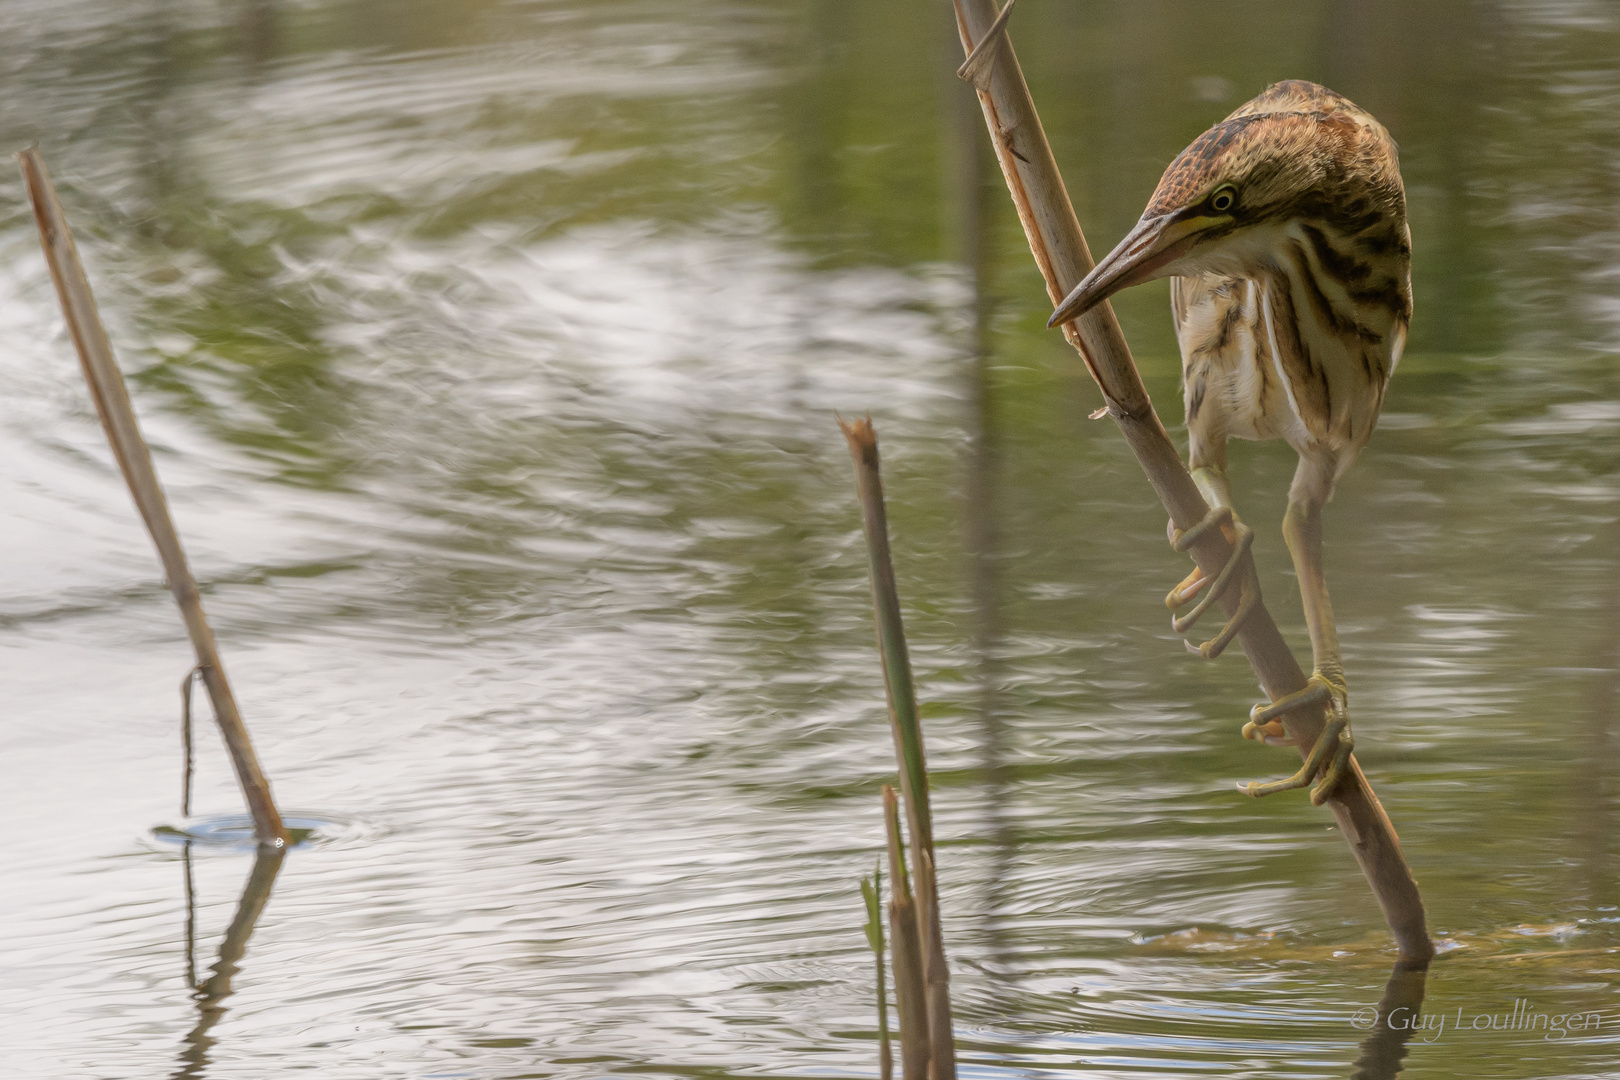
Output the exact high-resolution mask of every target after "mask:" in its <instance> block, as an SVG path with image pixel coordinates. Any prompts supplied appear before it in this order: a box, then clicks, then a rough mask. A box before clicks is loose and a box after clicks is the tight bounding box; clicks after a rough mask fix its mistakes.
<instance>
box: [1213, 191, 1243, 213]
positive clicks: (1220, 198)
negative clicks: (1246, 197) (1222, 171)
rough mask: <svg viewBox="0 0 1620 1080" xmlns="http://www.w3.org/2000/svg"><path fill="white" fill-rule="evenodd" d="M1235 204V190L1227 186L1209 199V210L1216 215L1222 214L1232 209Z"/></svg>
mask: <svg viewBox="0 0 1620 1080" xmlns="http://www.w3.org/2000/svg"><path fill="white" fill-rule="evenodd" d="M1236 202H1237V188H1235V187H1233V186H1232V185H1230V184H1228V185H1227V186H1226V187H1223V188H1221V189H1220V190H1219V191H1217V192H1216V193H1215V194H1213V195H1211V196H1210V197H1209V208H1210V209H1211V210H1213V211H1215V212H1216V213H1217V214H1224V213H1226V212H1227V211H1228V210H1230V209H1232V206H1233V204H1234V203H1236Z"/></svg>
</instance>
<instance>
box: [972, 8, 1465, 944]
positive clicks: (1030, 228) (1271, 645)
mask: <svg viewBox="0 0 1620 1080" xmlns="http://www.w3.org/2000/svg"><path fill="white" fill-rule="evenodd" d="M952 3H953V6H954V9H955V12H956V24H957V31H958V33H959V35H960V37H961V41H962V48H963V51H964V53H965V54H966V55H967V56H969V57H971V58H972V63H971V64H964V66H963V70H962V72H961V74H962V76H963V77H964V78H966V79H968V80H969V81H970V82H972V83H973V85H974V87H975V89H976V90H977V91H978V94H979V104H980V105H981V107H982V108H983V111H984V119H985V126H986V127H987V128H988V129H989V131H990V141H991V143H992V144H993V145H994V147H995V151H996V159H997V161H998V162H999V163H1000V165H1001V171H1002V175H1003V176H1004V177H1005V179H1006V181H1007V188H1008V191H1009V192H1010V193H1011V195H1012V199H1013V204H1014V206H1015V207H1016V208H1017V211H1018V218H1019V221H1020V222H1022V224H1023V226H1024V234H1025V236H1026V237H1027V238H1028V240H1029V246H1030V252H1031V253H1032V254H1033V255H1034V257H1035V262H1036V265H1037V266H1039V267H1040V270H1041V274H1042V276H1043V277H1044V278H1045V279H1046V290H1047V295H1048V297H1049V298H1050V299H1051V301H1052V303H1053V304H1054V305H1055V304H1056V303H1057V302H1058V301H1059V300H1061V299H1062V298H1063V297H1064V296H1066V295H1067V294H1068V292H1069V290H1070V289H1072V288H1073V287H1074V286H1075V285H1077V284H1079V282H1080V280H1081V279H1082V278H1083V277H1085V275H1086V274H1087V273H1089V272H1090V270H1091V268H1092V266H1093V260H1092V258H1091V252H1090V249H1089V248H1088V247H1087V246H1086V238H1085V235H1084V233H1082V232H1081V229H1080V223H1079V220H1078V219H1077V218H1076V217H1075V213H1074V207H1073V205H1072V204H1071V203H1070V202H1069V195H1068V191H1067V190H1066V189H1065V188H1064V186H1063V178H1062V177H1061V176H1060V175H1059V174H1058V169H1057V163H1056V161H1055V160H1054V159H1053V157H1052V149H1051V146H1050V145H1048V143H1047V140H1046V132H1045V130H1044V129H1043V128H1042V127H1041V120H1040V116H1039V115H1038V114H1037V113H1036V112H1035V103H1034V101H1033V100H1032V99H1031V98H1030V95H1029V87H1028V86H1027V85H1026V84H1025V82H1024V75H1023V71H1022V70H1021V69H1020V68H1019V66H1018V58H1017V57H1016V56H1015V55H1014V54H1013V48H1012V42H1011V40H1010V39H1009V38H1008V35H1007V32H1006V27H1007V21H1006V20H1005V19H1002V18H1000V16H1002V15H1003V14H1007V13H1008V12H1007V11H1006V9H1002V10H1000V11H998V10H997V8H996V5H995V2H994V0H952ZM1008 6H1009V7H1010V6H1011V5H1010V4H1009V5H1008ZM1063 333H1064V336H1065V337H1066V338H1067V339H1068V341H1069V343H1070V344H1071V345H1073V346H1074V347H1075V349H1077V350H1078V351H1079V353H1080V357H1081V359H1082V360H1083V361H1084V362H1085V364H1086V368H1087V369H1088V370H1089V371H1090V372H1091V375H1092V378H1094V379H1095V380H1096V381H1097V385H1098V387H1099V388H1101V390H1102V394H1103V400H1104V401H1105V402H1107V407H1106V412H1107V414H1108V415H1109V416H1111V417H1113V419H1114V422H1115V423H1116V424H1118V425H1119V428H1120V431H1121V432H1122V433H1123V434H1124V436H1125V441H1126V443H1127V445H1129V446H1130V448H1131V451H1132V453H1134V454H1135V455H1136V459H1137V462H1138V463H1139V464H1140V465H1141V466H1142V471H1143V472H1145V473H1146V474H1147V477H1148V481H1149V482H1150V483H1151V484H1152V486H1153V489H1154V491H1155V492H1156V493H1157V495H1158V496H1159V501H1160V502H1161V503H1163V504H1164V508H1165V511H1166V512H1167V513H1168V514H1169V515H1170V520H1171V521H1172V522H1173V523H1174V525H1175V527H1176V528H1178V529H1181V530H1183V531H1185V530H1187V529H1190V528H1192V527H1193V526H1194V525H1195V524H1197V523H1198V522H1199V521H1201V520H1203V518H1204V516H1205V514H1206V513H1207V512H1208V510H1209V506H1208V504H1206V503H1205V501H1204V497H1203V496H1202V495H1201V494H1200V493H1199V491H1198V487H1197V485H1196V484H1194V483H1193V479H1192V476H1191V474H1190V473H1188V471H1187V467H1186V466H1185V465H1184V464H1182V461H1181V456H1180V454H1178V453H1177V451H1176V448H1175V446H1174V444H1172V443H1171V441H1170V437H1169V435H1168V434H1166V432H1165V430H1164V425H1163V424H1161V423H1160V422H1159V417H1158V415H1157V414H1156V413H1155V412H1154V410H1153V403H1152V401H1151V400H1150V399H1149V397H1148V393H1147V389H1146V388H1145V387H1144V386H1143V384H1142V377H1141V375H1140V374H1139V373H1138V371H1137V369H1136V362H1135V361H1134V360H1133V359H1132V358H1131V353H1130V348H1129V347H1128V346H1127V345H1126V344H1125V336H1124V334H1123V333H1121V331H1120V328H1119V322H1118V320H1117V319H1115V317H1114V310H1113V307H1112V306H1111V305H1109V304H1107V303H1102V304H1099V305H1098V306H1097V307H1095V308H1093V309H1092V310H1091V311H1090V312H1088V313H1087V314H1086V315H1085V316H1083V317H1082V318H1080V319H1079V320H1077V321H1075V322H1071V323H1067V324H1065V325H1064V327H1063ZM1231 553H1232V545H1231V543H1230V542H1229V541H1228V540H1227V539H1226V537H1225V536H1224V535H1222V533H1221V530H1219V529H1211V530H1209V531H1208V532H1207V533H1206V534H1205V535H1204V536H1203V537H1202V538H1201V539H1200V540H1199V541H1198V542H1197V543H1196V544H1194V545H1193V547H1192V549H1191V554H1192V556H1193V559H1194V561H1195V562H1196V563H1197V564H1198V566H1199V568H1200V569H1202V570H1203V572H1204V574H1205V576H1206V577H1209V578H1210V579H1211V580H1213V579H1214V578H1215V577H1216V576H1217V575H1218V574H1219V573H1220V570H1221V568H1222V567H1223V566H1225V565H1226V562H1227V559H1228V557H1229V556H1230V555H1231ZM1238 602H1239V596H1238V592H1237V590H1230V591H1229V594H1228V595H1227V596H1224V597H1222V599H1221V603H1222V605H1223V606H1224V607H1225V608H1226V611H1227V614H1228V615H1232V614H1234V613H1235V612H1236V610H1237V604H1238ZM1238 641H1239V643H1240V644H1241V645H1242V647H1243V651H1244V653H1245V654H1246V655H1247V656H1248V658H1249V663H1250V664H1251V665H1252V666H1253V667H1254V671H1255V674H1256V675H1257V676H1258V677H1259V679H1260V684H1261V686H1263V687H1264V688H1265V691H1266V693H1267V695H1269V696H1270V698H1271V699H1272V700H1273V701H1275V700H1277V699H1278V698H1281V697H1284V696H1285V695H1287V694H1290V693H1293V692H1295V691H1298V690H1301V689H1303V688H1304V687H1305V673H1304V671H1302V670H1301V669H1300V666H1299V662H1298V661H1297V660H1296V659H1295V658H1294V654H1293V652H1292V651H1291V650H1290V649H1289V648H1288V645H1287V643H1286V642H1284V641H1283V637H1282V634H1281V633H1280V632H1279V631H1278V630H1277V624H1276V623H1275V622H1274V621H1273V620H1272V617H1271V613H1270V612H1269V611H1267V610H1266V608H1265V607H1264V605H1263V604H1262V605H1260V606H1258V607H1256V608H1255V609H1254V611H1253V613H1252V614H1251V615H1250V616H1249V617H1248V618H1247V619H1246V620H1244V622H1243V626H1242V629H1241V630H1240V631H1239V634H1238ZM1325 721H1326V714H1325V713H1324V712H1322V711H1313V710H1306V709H1301V710H1298V711H1297V712H1294V713H1291V714H1289V717H1288V718H1287V719H1285V720H1284V723H1285V725H1286V726H1287V727H1288V730H1289V734H1290V735H1291V736H1293V737H1294V738H1296V739H1297V740H1298V741H1299V750H1300V754H1301V755H1302V756H1304V755H1306V754H1308V753H1309V751H1310V748H1311V746H1312V745H1313V744H1314V743H1315V741H1316V738H1317V736H1319V735H1320V734H1321V731H1322V728H1323V726H1324V724H1325ZM1328 805H1330V806H1331V807H1332V808H1333V813H1334V816H1335V817H1336V818H1337V819H1338V823H1339V831H1340V832H1341V833H1343V834H1344V838H1345V840H1346V841H1348V842H1349V844H1350V848H1351V850H1352V852H1354V854H1355V857H1356V860H1357V862H1358V863H1360V865H1361V869H1362V873H1363V874H1365V875H1366V877H1367V881H1368V884H1369V885H1371V886H1372V891H1373V895H1374V896H1375V897H1376V898H1377V900H1378V903H1379V906H1380V907H1381V908H1382V910H1383V913H1384V918H1385V920H1386V921H1387V922H1388V923H1389V926H1390V929H1391V930H1392V931H1394V934H1395V941H1396V945H1397V947H1398V948H1399V950H1400V955H1401V958H1402V960H1404V961H1406V962H1408V963H1427V962H1428V961H1429V960H1430V959H1431V958H1432V957H1433V956H1434V944H1433V942H1431V941H1430V940H1429V934H1428V929H1427V926H1426V921H1425V918H1424V913H1423V898H1422V896H1421V895H1420V894H1419V892H1418V887H1417V881H1416V880H1415V879H1414V878H1413V877H1412V871H1411V868H1410V867H1408V866H1407V864H1406V858H1405V856H1404V855H1402V853H1401V845H1400V840H1399V839H1398V838H1397V837H1396V835H1395V828H1394V826H1393V825H1391V824H1390V820H1389V816H1388V815H1387V814H1385V813H1384V808H1383V806H1382V805H1381V804H1380V803H1379V801H1378V797H1377V795H1375V794H1374V793H1373V790H1372V787H1371V786H1370V785H1369V784H1368V783H1367V778H1366V777H1365V776H1364V775H1363V774H1362V772H1361V767H1360V765H1358V764H1356V763H1355V760H1354V758H1352V759H1351V766H1350V775H1349V776H1348V777H1346V778H1345V780H1344V781H1342V782H1341V783H1340V784H1339V785H1338V787H1337V789H1336V790H1335V791H1334V793H1333V794H1332V796H1330V798H1329V800H1328Z"/></svg>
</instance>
